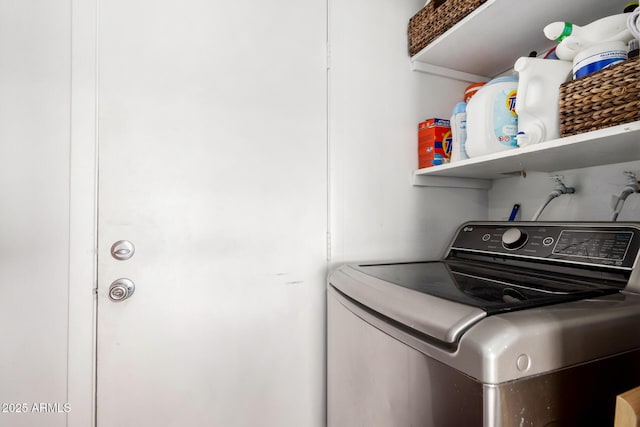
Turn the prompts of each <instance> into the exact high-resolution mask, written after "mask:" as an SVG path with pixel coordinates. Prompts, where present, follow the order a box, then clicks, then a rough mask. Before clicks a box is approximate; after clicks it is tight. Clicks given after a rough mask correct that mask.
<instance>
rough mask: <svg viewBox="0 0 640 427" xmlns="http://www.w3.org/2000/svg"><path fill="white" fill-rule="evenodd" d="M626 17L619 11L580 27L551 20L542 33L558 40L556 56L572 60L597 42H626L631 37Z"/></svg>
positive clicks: (626, 14) (626, 15)
mask: <svg viewBox="0 0 640 427" xmlns="http://www.w3.org/2000/svg"><path fill="white" fill-rule="evenodd" d="M628 18H629V14H628V13H620V14H617V15H611V16H606V17H604V18H601V19H598V20H596V21H593V22H592V23H590V24H588V25H585V26H582V27H581V26H579V25H575V24H572V23H571V22H552V23H551V24H549V25H547V26H546V27H544V35H545V36H546V37H547V38H548V39H549V40H554V41H557V42H560V44H558V46H557V48H556V55H557V56H558V58H560V59H564V60H565V61H572V60H573V58H574V57H575V56H576V54H577V53H578V52H580V51H581V50H583V49H586V48H588V47H590V46H593V45H596V44H599V43H603V42H611V41H621V42H624V43H628V42H629V40H631V39H632V38H633V35H632V34H631V31H629V28H628V27H627V19H628Z"/></svg>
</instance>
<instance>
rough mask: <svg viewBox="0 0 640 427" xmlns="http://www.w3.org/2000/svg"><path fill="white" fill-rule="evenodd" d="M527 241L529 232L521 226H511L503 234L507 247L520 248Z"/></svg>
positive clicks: (503, 243)
mask: <svg viewBox="0 0 640 427" xmlns="http://www.w3.org/2000/svg"><path fill="white" fill-rule="evenodd" d="M525 243H527V233H525V232H524V231H522V230H520V229H519V228H510V229H508V230H507V231H505V232H504V234H502V245H503V246H504V247H505V248H506V249H518V248H521V247H523V246H524V244H525Z"/></svg>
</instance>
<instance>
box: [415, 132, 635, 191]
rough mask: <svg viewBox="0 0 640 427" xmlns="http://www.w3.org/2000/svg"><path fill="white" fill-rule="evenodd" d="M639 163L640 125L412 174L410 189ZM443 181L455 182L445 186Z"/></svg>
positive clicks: (471, 185) (480, 183)
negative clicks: (448, 179) (528, 173)
mask: <svg viewBox="0 0 640 427" xmlns="http://www.w3.org/2000/svg"><path fill="white" fill-rule="evenodd" d="M633 160H640V121H637V122H632V123H627V124H623V125H618V126H614V127H610V128H606V129H600V130H597V131H593V132H588V133H583V134H579V135H573V136H569V137H567V138H560V139H554V140H552V141H546V142H542V143H540V144H534V145H530V146H527V147H521V148H514V149H512V150H507V151H501V152H499V153H495V154H490V155H487V156H481V157H475V158H473V159H466V160H461V161H459V162H455V163H449V164H445V165H440V166H433V167H430V168H425V169H419V170H417V171H415V172H414V175H413V185H416V186H437V187H442V186H448V187H467V188H489V186H490V183H491V180H493V179H497V178H504V177H507V176H513V175H520V174H521V172H522V171H525V172H534V171H535V172H557V171H562V170H568V169H579V168H585V167H590V166H600V165H606V164H613V163H622V162H630V161H633ZM444 177H447V178H455V180H453V181H451V183H450V184H449V185H447V181H446V179H445V178H444Z"/></svg>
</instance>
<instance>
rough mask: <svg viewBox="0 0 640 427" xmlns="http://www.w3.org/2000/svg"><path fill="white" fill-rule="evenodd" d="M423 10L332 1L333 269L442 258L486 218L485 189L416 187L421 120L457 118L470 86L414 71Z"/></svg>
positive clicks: (374, 0)
mask: <svg viewBox="0 0 640 427" xmlns="http://www.w3.org/2000/svg"><path fill="white" fill-rule="evenodd" d="M422 5H424V2H417V1H414V2H393V1H385V0H349V1H335V0H331V1H330V3H329V50H330V58H329V67H330V68H329V150H330V156H329V164H330V232H331V248H330V249H331V251H330V256H331V264H332V265H335V264H340V263H343V262H350V261H355V260H358V261H373V260H379V261H382V260H401V259H402V260H415V259H428V258H434V257H439V256H440V255H441V254H442V251H443V249H444V246H445V245H446V244H447V243H448V241H449V239H450V238H451V237H452V234H453V232H454V231H455V229H456V227H457V226H458V225H459V224H461V223H462V222H464V221H466V220H470V219H486V212H487V200H486V192H483V191H481V190H473V189H447V188H424V187H413V186H412V185H411V174H412V172H413V170H415V169H416V168H417V166H418V160H417V127H418V123H419V122H420V121H422V120H424V119H426V118H429V117H439V118H449V117H450V115H451V110H452V107H453V105H454V104H455V103H456V102H458V101H460V100H461V99H462V96H463V92H464V88H465V86H466V85H467V84H465V83H464V82H459V81H455V80H450V79H445V78H439V77H433V76H428V75H426V74H422V73H418V72H415V71H411V68H410V58H409V56H408V53H407V23H408V22H409V18H410V17H411V16H412V15H413V14H414V13H415V12H416V11H418V10H419V9H420V7H421V6H422ZM458 98H460V99H458Z"/></svg>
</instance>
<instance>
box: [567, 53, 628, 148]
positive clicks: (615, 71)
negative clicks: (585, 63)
mask: <svg viewBox="0 0 640 427" xmlns="http://www.w3.org/2000/svg"><path fill="white" fill-rule="evenodd" d="M636 120H640V57H637V58H633V59H630V60H628V61H625V62H621V63H619V64H616V65H613V66H611V67H609V68H605V69H603V70H600V71H598V72H595V73H593V74H589V75H588V76H585V77H582V78H580V79H577V80H573V81H570V82H567V83H563V84H562V85H561V86H560V135H561V136H563V137H564V136H569V135H575V134H577V133H583V132H590V131H593V130H597V129H602V128H607V127H610V126H615V125H620V124H623V123H629V122H634V121H636Z"/></svg>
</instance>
